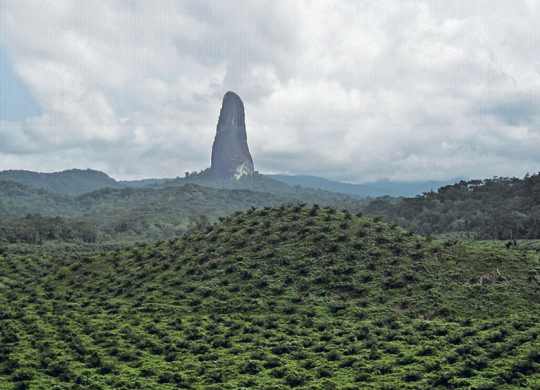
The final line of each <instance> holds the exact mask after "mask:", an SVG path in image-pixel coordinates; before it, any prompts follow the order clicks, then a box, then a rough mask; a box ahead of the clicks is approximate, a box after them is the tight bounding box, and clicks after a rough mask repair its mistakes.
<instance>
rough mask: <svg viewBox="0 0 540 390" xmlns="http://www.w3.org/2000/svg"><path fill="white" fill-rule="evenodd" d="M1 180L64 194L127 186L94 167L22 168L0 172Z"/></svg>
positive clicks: (78, 193)
mask: <svg viewBox="0 0 540 390" xmlns="http://www.w3.org/2000/svg"><path fill="white" fill-rule="evenodd" d="M0 180H9V181H14V182H17V183H21V184H25V185H27V186H30V187H34V188H45V189H47V190H49V191H52V192H56V193H58V194H64V195H80V194H84V193H87V192H92V191H96V190H99V189H101V188H125V187H126V186H125V185H123V184H120V183H119V182H117V181H116V180H114V179H113V178H111V177H109V176H108V175H107V174H105V173H103V172H100V171H95V170H92V169H86V170H82V169H69V170H66V171H62V172H53V173H42V172H32V171H22V170H8V171H1V172H0Z"/></svg>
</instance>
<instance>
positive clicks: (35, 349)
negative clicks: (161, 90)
mask: <svg viewBox="0 0 540 390" xmlns="http://www.w3.org/2000/svg"><path fill="white" fill-rule="evenodd" d="M172 190H178V189H172ZM183 190H186V191H188V193H190V194H191V195H194V194H195V193H192V192H191V191H195V192H203V191H206V190H208V191H210V190H211V189H203V187H198V186H192V187H189V186H188V187H187V188H186V187H184V188H183ZM156 193H157V191H156ZM103 196H104V197H107V196H111V197H112V198H113V199H116V196H118V194H117V193H115V192H114V191H112V190H110V191H106V192H104V193H103ZM193 224H194V225H198V228H203V229H202V230H200V231H198V232H195V233H193V234H189V235H185V236H183V237H182V238H179V239H171V240H168V241H161V242H158V243H156V244H154V245H139V246H136V247H133V248H128V249H117V250H113V251H109V252H106V253H102V254H91V253H87V254H79V255H75V254H70V253H68V252H67V249H68V248H67V246H66V245H64V246H63V248H64V250H65V251H64V252H62V253H63V254H62V253H54V254H53V252H51V250H54V247H53V246H51V244H50V243H45V244H44V245H42V246H35V245H34V246H30V245H26V246H24V245H17V246H14V245H6V246H5V247H3V248H2V249H1V252H2V254H1V255H0V319H1V321H0V337H1V343H0V388H6V389H8V388H14V389H54V388H56V389H83V388H84V389H149V388H152V389H177V388H191V389H238V388H257V389H288V388H298V389H347V388H350V389H357V388H366V389H407V388H408V389H436V388H441V389H442V388H469V389H512V388H530V389H540V349H539V346H538V345H539V335H540V325H539V322H538V318H539V316H540V299H538V297H539V293H540V259H539V255H538V253H537V252H536V251H534V250H526V249H519V248H520V247H519V245H518V246H517V247H513V248H512V250H506V248H504V247H503V248H500V249H497V248H480V247H477V246H465V245H459V244H456V243H455V242H441V241H437V240H433V239H431V238H429V237H428V238H425V237H420V236H417V235H415V234H413V233H410V232H408V231H405V230H403V229H401V228H399V227H398V226H397V225H395V224H393V225H389V224H387V223H384V222H382V221H381V220H380V219H378V218H377V219H370V218H367V217H364V216H362V215H361V214H360V213H357V214H355V213H352V212H350V211H347V210H345V211H337V210H336V209H335V208H332V207H320V206H317V205H313V206H307V205H305V204H296V205H288V206H287V205H284V206H280V207H263V208H255V207H251V208H248V209H247V210H246V211H245V212H238V213H235V214H234V215H231V216H229V217H226V218H221V219H220V222H219V223H217V224H213V225H210V226H206V227H204V226H205V225H208V221H205V220H204V218H202V219H201V218H194V219H193ZM81 245H83V244H81ZM22 248H25V250H26V251H25V250H22Z"/></svg>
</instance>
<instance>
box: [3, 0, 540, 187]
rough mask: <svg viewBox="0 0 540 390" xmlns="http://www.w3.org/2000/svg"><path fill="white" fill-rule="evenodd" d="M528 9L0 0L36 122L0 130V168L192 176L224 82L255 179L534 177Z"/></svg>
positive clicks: (534, 102)
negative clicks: (242, 109)
mask: <svg viewBox="0 0 540 390" xmlns="http://www.w3.org/2000/svg"><path fill="white" fill-rule="evenodd" d="M539 17H540V5H539V3H538V2H537V1H533V0H527V1H514V2H510V3H509V2H504V1H502V0H501V1H489V2H488V1H487V0H482V1H477V2H470V1H465V0H461V1H455V2H447V1H427V0H426V1H420V0H418V1H412V0H411V1H398V0H384V1H380V2H368V1H352V0H351V1H347V0H334V1H313V0H310V1H308V0H305V1H296V2H288V1H284V0H283V1H273V2H267V1H257V2H245V1H239V0H231V1H227V2H216V1H210V0H207V1H197V2H184V1H175V0H159V1H155V2H148V1H142V0H135V1H120V0H117V1H110V0H109V1H105V0H102V1H93V2H86V3H85V2H81V1H77V2H56V1H39V2H38V1H32V0H26V1H23V0H17V1H15V0H8V1H5V2H2V4H1V6H0V25H1V26H2V27H0V30H1V31H2V33H3V34H2V35H3V38H2V39H0V45H2V46H3V47H4V48H6V50H8V52H9V57H10V58H11V59H12V61H13V63H14V66H15V70H16V71H17V73H18V74H19V75H20V77H21V78H22V79H23V80H24V81H25V82H26V84H27V85H28V87H29V88H30V89H31V91H32V93H33V94H34V96H35V98H36V99H37V101H39V102H40V104H41V106H42V108H43V111H44V114H43V115H42V116H40V117H36V118H27V119H26V120H25V121H21V122H20V123H7V122H5V121H4V122H2V123H0V124H1V126H2V127H1V128H0V133H1V135H2V138H3V140H2V145H1V146H0V152H1V153H3V154H2V161H3V164H2V165H4V166H3V168H4V169H7V168H21V167H23V168H26V169H34V170H49V171H51V170H58V169H67V168H71V167H73V166H77V167H92V168H97V169H103V170H105V171H106V172H107V173H109V174H111V175H112V176H114V177H118V178H127V177H129V178H135V177H148V176H162V177H163V176H166V177H171V176H176V175H179V174H180V175H181V174H182V173H183V172H184V171H186V170H188V171H193V170H200V169H204V168H205V167H207V166H208V165H209V161H210V156H209V154H210V150H211V144H212V141H213V137H214V132H215V126H216V123H217V118H218V115H219V108H220V103H221V98H222V96H223V94H224V93H225V92H226V91H227V90H233V91H235V92H237V93H238V94H239V95H240V96H241V98H242V99H243V100H244V103H245V106H246V121H247V125H248V129H247V130H248V141H249V144H250V149H251V151H252V154H253V158H254V161H255V166H256V169H258V170H260V171H262V172H265V171H266V172H270V171H272V172H277V171H286V172H290V173H299V174H300V173H310V174H319V175H322V176H327V177H330V178H335V179H342V180H347V181H353V182H362V181H370V180H376V179H381V178H385V177H387V178H391V179H394V180H396V179H397V180H399V179H407V180H423V179H449V178H454V177H457V176H464V177H489V176H493V175H499V176H501V175H518V176H519V175H523V174H524V173H525V172H527V171H531V172H534V171H536V170H538V169H539V166H540V157H538V154H537V152H536V151H535V150H534V149H535V145H537V141H538V137H539V128H538V126H539V125H540V123H539V121H540V109H539V107H540V57H539V56H538V55H537V48H538V47H539V46H540V27H539V26H538V22H537V20H538V19H539ZM0 119H1V118H0ZM6 164H8V165H10V164H11V165H13V166H6Z"/></svg>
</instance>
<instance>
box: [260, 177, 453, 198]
mask: <svg viewBox="0 0 540 390" xmlns="http://www.w3.org/2000/svg"><path fill="white" fill-rule="evenodd" d="M266 176H268V177H271V178H272V179H275V180H279V181H282V182H284V183H287V184H289V185H291V186H295V185H299V186H302V187H311V188H320V189H323V190H326V191H333V192H341V193H344V194H350V195H358V196H364V197H366V196H370V197H378V196H393V197H399V196H403V197H414V196H416V195H421V194H422V193H423V192H429V191H431V190H436V189H437V188H439V187H442V186H445V185H448V184H454V183H456V182H458V181H459V179H454V180H448V181H428V182H394V181H389V180H381V181H377V182H371V183H364V184H350V183H342V182H339V181H333V180H328V179H325V178H322V177H319V176H310V175H298V176H297V175H278V174H271V175H266Z"/></svg>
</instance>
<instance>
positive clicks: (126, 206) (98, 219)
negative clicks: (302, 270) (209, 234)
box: [0, 179, 365, 243]
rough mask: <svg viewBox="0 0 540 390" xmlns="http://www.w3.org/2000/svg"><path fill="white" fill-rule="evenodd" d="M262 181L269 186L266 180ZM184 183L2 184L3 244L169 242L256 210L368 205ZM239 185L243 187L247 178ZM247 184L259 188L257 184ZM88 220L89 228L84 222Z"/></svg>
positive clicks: (336, 197)
mask: <svg viewBox="0 0 540 390" xmlns="http://www.w3.org/2000/svg"><path fill="white" fill-rule="evenodd" d="M268 180H271V179H268ZM262 182H264V183H266V184H268V182H267V181H266V180H264V179H263V180H262ZM183 184H184V185H182V186H172V185H171V186H167V187H161V188H160V187H151V188H125V189H110V188H104V189H101V190H99V191H94V192H91V193H87V194H83V195H79V196H65V195H59V194H55V193H52V192H50V191H47V190H44V189H36V188H32V187H28V186H25V185H22V184H19V183H14V182H9V181H0V243H1V242H31V243H38V242H41V240H47V239H59V240H63V239H81V240H84V241H89V242H94V241H98V240H127V241H138V240H158V239H168V238H172V237H177V236H180V235H182V234H183V233H184V232H186V231H192V230H196V229H199V228H201V227H204V226H206V225H207V224H208V223H210V222H213V221H217V219H218V218H219V217H222V216H226V215H229V214H230V213H232V212H235V211H240V210H247V209H249V208H250V207H252V206H255V207H263V206H274V205H281V204H296V203H302V202H305V203H318V204H321V205H327V206H332V207H336V208H339V209H349V210H352V211H354V212H356V211H359V210H360V209H361V208H362V207H363V206H364V205H365V201H363V200H359V199H354V198H351V197H348V196H345V195H341V194H335V193H331V192H326V191H320V190H310V189H304V188H293V187H289V186H287V185H285V184H283V183H279V184H281V185H283V186H285V187H286V188H284V189H283V191H281V192H274V193H270V192H263V191H253V190H248V189H217V188H209V187H203V186H200V185H196V184H193V183H183ZM224 185H225V184H224ZM234 185H238V186H240V185H242V180H239V181H238V182H235V183H234ZM245 185H246V186H247V187H249V186H251V187H253V188H255V187H257V185H256V183H255V184H254V183H251V184H249V183H246V184H245ZM260 188H264V186H260ZM46 217H54V218H46ZM58 218H60V219H58ZM83 222H84V223H85V224H81V223H83ZM92 226H93V227H94V228H95V229H93V228H92Z"/></svg>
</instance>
